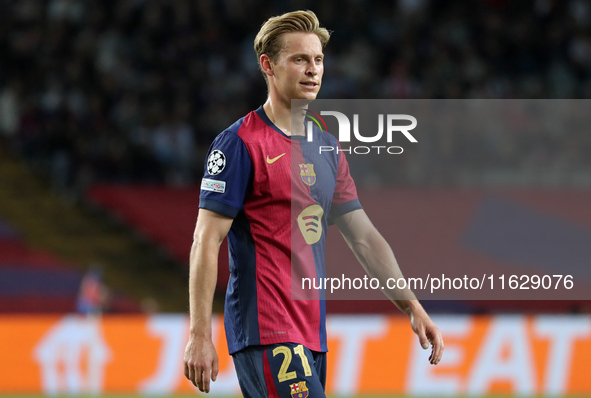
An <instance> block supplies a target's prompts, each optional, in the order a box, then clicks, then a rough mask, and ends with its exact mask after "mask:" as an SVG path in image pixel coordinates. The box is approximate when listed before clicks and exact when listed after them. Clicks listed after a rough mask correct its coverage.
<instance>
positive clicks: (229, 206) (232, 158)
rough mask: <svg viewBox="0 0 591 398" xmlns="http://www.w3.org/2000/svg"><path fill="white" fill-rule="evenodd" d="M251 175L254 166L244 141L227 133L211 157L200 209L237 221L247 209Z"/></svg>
mask: <svg viewBox="0 0 591 398" xmlns="http://www.w3.org/2000/svg"><path fill="white" fill-rule="evenodd" d="M251 174H252V162H251V160H250V155H249V154H248V150H247V149H246V145H245V144H244V141H242V139H241V138H240V137H239V136H238V135H237V134H236V133H233V132H231V131H224V132H223V133H221V134H220V135H218V136H217V137H216V139H215V140H214V141H213V143H212V144H211V146H210V148H209V152H208V154H207V160H206V162H205V173H204V176H203V179H202V180H201V193H200V195H199V207H200V208H203V209H208V210H212V211H215V212H217V213H221V214H224V215H226V216H228V217H232V218H234V217H236V215H237V214H238V213H239V212H240V210H242V209H243V207H244V198H245V196H246V192H247V191H248V188H249V185H250V184H251V180H252V179H251Z"/></svg>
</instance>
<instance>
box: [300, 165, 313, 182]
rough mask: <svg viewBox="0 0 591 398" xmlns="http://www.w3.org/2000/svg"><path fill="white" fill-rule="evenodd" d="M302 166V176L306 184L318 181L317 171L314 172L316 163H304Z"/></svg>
mask: <svg viewBox="0 0 591 398" xmlns="http://www.w3.org/2000/svg"><path fill="white" fill-rule="evenodd" d="M299 166H300V177H302V181H304V184H306V185H310V186H312V185H314V183H315V182H316V173H314V165H313V164H312V163H302V164H300V165H299Z"/></svg>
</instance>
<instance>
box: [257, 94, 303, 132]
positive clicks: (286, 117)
mask: <svg viewBox="0 0 591 398" xmlns="http://www.w3.org/2000/svg"><path fill="white" fill-rule="evenodd" d="M274 97H275V96H273V95H269V98H267V101H266V102H265V104H264V105H263V109H264V110H265V113H266V114H267V116H268V117H269V119H270V120H271V122H273V124H274V125H275V126H277V128H278V129H279V130H281V131H283V132H284V133H285V134H286V135H304V129H303V127H302V128H301V129H298V130H300V131H293V130H292V123H291V106H290V105H286V104H284V103H283V102H282V101H281V100H280V99H278V98H274ZM300 113H302V112H300ZM303 121H304V118H303V113H302V121H301V123H295V125H296V126H303V125H304V124H303Z"/></svg>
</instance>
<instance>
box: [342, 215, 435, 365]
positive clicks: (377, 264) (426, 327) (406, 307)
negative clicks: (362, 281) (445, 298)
mask: <svg viewBox="0 0 591 398" xmlns="http://www.w3.org/2000/svg"><path fill="white" fill-rule="evenodd" d="M335 223H336V225H337V226H338V228H339V230H340V231H341V233H342V234H343V237H344V238H345V241H346V242H347V244H348V245H349V247H350V248H351V250H352V251H353V253H354V254H355V257H357V259H358V260H359V262H360V263H361V265H363V268H365V271H366V272H367V273H368V274H369V275H370V276H371V277H372V278H377V279H378V280H379V281H380V284H381V286H385V285H386V282H387V280H388V278H396V279H397V278H402V272H401V271H400V267H399V266H398V263H397V262H396V258H395V257H394V253H393V252H392V249H391V248H390V245H388V242H386V240H385V239H384V238H383V237H382V235H380V233H379V232H378V230H377V229H376V228H375V227H374V225H373V224H372V223H371V221H370V220H369V217H367V214H365V211H363V210H361V209H359V210H354V211H352V212H349V213H346V214H344V215H342V216H340V217H338V218H336V219H335ZM383 292H385V293H386V295H387V296H388V298H390V299H391V300H392V301H393V302H394V304H396V306H397V307H398V308H399V309H400V310H401V311H402V312H404V313H405V314H407V315H408V316H410V319H411V325H412V329H413V331H414V332H415V333H416V334H417V335H418V336H419V340H420V343H421V346H422V347H423V348H424V349H427V348H429V342H430V343H431V345H432V346H433V349H432V351H431V356H430V357H429V361H430V362H431V364H434V365H436V364H438V363H439V361H440V360H441V356H442V355H443V338H442V337H441V332H440V331H439V329H437V326H435V323H433V321H432V320H431V318H429V315H427V313H426V312H425V310H424V309H423V306H422V305H421V304H420V303H419V301H418V300H417V299H416V297H415V295H414V293H413V292H412V291H411V290H410V289H397V290H389V289H384V290H383Z"/></svg>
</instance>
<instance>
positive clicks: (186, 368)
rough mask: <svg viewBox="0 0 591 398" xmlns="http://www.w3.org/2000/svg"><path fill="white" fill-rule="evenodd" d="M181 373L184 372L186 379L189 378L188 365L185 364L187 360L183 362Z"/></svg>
mask: <svg viewBox="0 0 591 398" xmlns="http://www.w3.org/2000/svg"><path fill="white" fill-rule="evenodd" d="M183 373H184V374H185V377H186V378H187V379H189V380H191V378H190V377H189V366H188V365H187V362H184V366H183Z"/></svg>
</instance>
